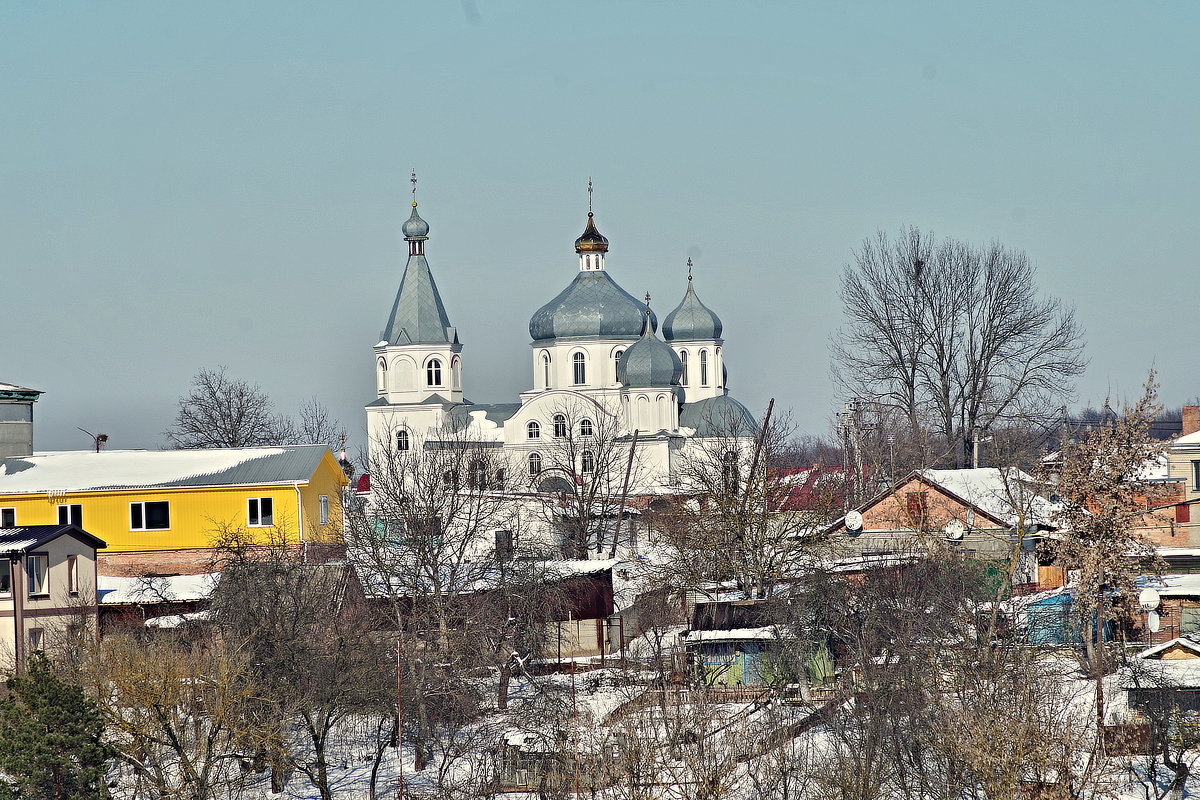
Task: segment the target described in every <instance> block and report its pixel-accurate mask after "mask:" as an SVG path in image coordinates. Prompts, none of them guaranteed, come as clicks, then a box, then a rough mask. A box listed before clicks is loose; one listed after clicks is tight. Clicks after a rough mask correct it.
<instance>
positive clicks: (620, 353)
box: [613, 350, 625, 375]
mask: <svg viewBox="0 0 1200 800" xmlns="http://www.w3.org/2000/svg"><path fill="white" fill-rule="evenodd" d="M623 355H625V351H624V350H617V351H615V352H614V353H613V374H614V375H616V374H617V373H616V369H617V364H620V363H621V356H623Z"/></svg>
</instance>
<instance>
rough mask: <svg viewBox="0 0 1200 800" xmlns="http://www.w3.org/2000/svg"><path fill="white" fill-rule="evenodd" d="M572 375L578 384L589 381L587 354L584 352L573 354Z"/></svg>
mask: <svg viewBox="0 0 1200 800" xmlns="http://www.w3.org/2000/svg"><path fill="white" fill-rule="evenodd" d="M571 376H572V378H573V379H574V381H575V385H576V386H582V385H583V384H585V383H587V356H585V355H584V354H583V353H576V354H575V355H573V356H571Z"/></svg>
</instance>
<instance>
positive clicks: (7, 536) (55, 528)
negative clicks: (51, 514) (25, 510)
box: [0, 525, 108, 553]
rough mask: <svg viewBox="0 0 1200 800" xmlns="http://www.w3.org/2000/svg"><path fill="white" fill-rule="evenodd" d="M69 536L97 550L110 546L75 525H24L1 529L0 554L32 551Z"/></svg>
mask: <svg viewBox="0 0 1200 800" xmlns="http://www.w3.org/2000/svg"><path fill="white" fill-rule="evenodd" d="M67 534H70V535H73V536H75V537H76V538H77V539H79V540H81V541H83V542H86V543H88V544H90V545H92V546H93V547H96V548H103V547H107V546H108V545H107V544H105V542H104V540H103V539H99V538H97V537H95V536H92V535H91V534H90V533H88V532H87V531H83V530H80V529H79V528H76V527H75V526H74V525H22V526H20V527H17V528H0V553H12V552H14V551H17V550H31V549H33V548H35V547H41V546H42V545H44V544H46V543H47V542H50V541H53V540H55V539H57V538H58V537H60V536H65V535H67Z"/></svg>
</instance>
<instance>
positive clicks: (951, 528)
mask: <svg viewBox="0 0 1200 800" xmlns="http://www.w3.org/2000/svg"><path fill="white" fill-rule="evenodd" d="M942 534H943V535H944V536H945V537H946V538H947V539H949V540H950V541H952V542H960V541H962V538H963V536H965V535H966V534H967V526H966V525H964V524H963V523H962V521H961V520H957V519H952V520H950V521H949V522H947V523H946V526H945V527H944V528H942Z"/></svg>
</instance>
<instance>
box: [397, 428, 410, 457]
mask: <svg viewBox="0 0 1200 800" xmlns="http://www.w3.org/2000/svg"><path fill="white" fill-rule="evenodd" d="M410 447H412V440H411V439H410V438H409V436H408V431H406V430H404V429H403V428H401V429H400V430H398V431H396V452H397V453H407V452H408V449H409V448H410Z"/></svg>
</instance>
